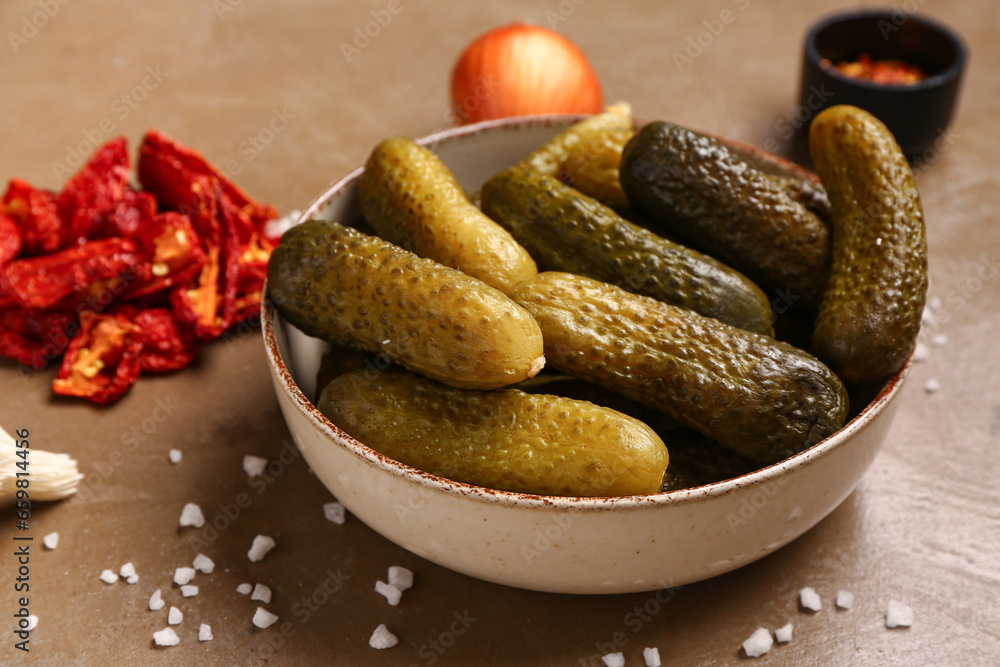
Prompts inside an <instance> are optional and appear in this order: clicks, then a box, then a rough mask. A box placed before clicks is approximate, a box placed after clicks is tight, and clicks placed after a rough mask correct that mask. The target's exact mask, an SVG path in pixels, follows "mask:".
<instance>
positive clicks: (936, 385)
mask: <svg viewBox="0 0 1000 667" xmlns="http://www.w3.org/2000/svg"><path fill="white" fill-rule="evenodd" d="M924 391H926V392H927V393H928V394H933V393H934V392H936V391H941V382H940V381H939V380H938V379H937V378H931V379H930V380H928V381H927V384H925V385H924Z"/></svg>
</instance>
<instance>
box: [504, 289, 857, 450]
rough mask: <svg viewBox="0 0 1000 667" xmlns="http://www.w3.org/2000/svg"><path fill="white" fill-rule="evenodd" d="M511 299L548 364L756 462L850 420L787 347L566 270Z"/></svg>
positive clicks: (843, 403) (826, 372) (830, 378)
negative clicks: (530, 323)
mask: <svg viewBox="0 0 1000 667" xmlns="http://www.w3.org/2000/svg"><path fill="white" fill-rule="evenodd" d="M511 296H512V297H513V298H514V300H515V301H517V302H518V303H520V304H521V305H522V306H524V307H525V308H526V309H527V310H528V312H530V313H531V314H532V315H533V316H534V318H535V320H536V321H537V322H538V324H539V326H540V327H541V329H542V336H543V338H544V340H545V355H546V359H547V361H548V363H549V365H550V367H552V368H555V369H557V370H560V371H563V372H564V373H568V374H570V375H574V376H576V377H580V378H583V379H585V380H588V381H590V382H594V383H596V384H599V385H601V386H603V387H607V388H608V389H611V390H613V391H616V392H618V393H620V394H622V395H623V396H626V397H627V398H630V399H632V400H635V401H638V402H640V403H642V404H644V405H646V406H649V407H651V408H656V409H659V410H663V411H664V412H666V413H667V414H669V415H670V416H671V417H673V418H674V419H676V420H677V421H679V422H680V423H681V424H683V425H685V426H687V427H689V428H693V429H695V430H697V431H698V432H700V433H702V434H704V435H705V436H707V437H709V438H712V439H713V440H716V441H717V442H720V443H722V444H724V445H726V446H728V447H730V448H732V449H734V450H736V451H737V452H739V453H741V454H743V455H745V456H748V457H750V458H752V459H753V460H755V461H757V462H759V463H772V462H774V461H779V460H781V459H784V458H787V457H789V456H791V455H793V454H796V453H797V452H800V451H802V450H803V449H805V448H806V447H809V446H810V445H813V444H815V443H817V442H819V441H820V440H822V439H823V438H825V437H827V436H828V435H830V434H832V433H833V432H834V431H836V430H837V429H838V428H840V427H841V426H842V425H843V424H844V421H845V419H846V417H847V407H848V405H847V393H846V391H845V389H844V386H843V384H842V383H841V382H840V380H839V379H838V378H837V376H836V375H834V373H833V372H832V371H831V370H830V369H828V368H827V367H826V366H824V365H823V364H822V363H821V362H820V361H818V360H817V359H815V358H814V357H812V356H810V355H809V354H807V353H805V352H803V351H802V350H800V349H798V348H795V347H792V346H791V345H788V344H787V343H783V342H780V341H776V340H774V339H773V338H769V337H767V336H763V335H760V334H755V333H751V332H749V331H745V330H743V329H738V328H736V327H732V326H729V325H727V324H723V323H722V322H719V321H718V320H716V319H713V318H709V317H703V316H701V315H698V314H697V313H695V312H693V311H690V310H685V309H682V308H677V307H675V306H671V305H668V304H665V303H662V302H660V301H656V300H655V299H651V298H649V297H644V296H640V295H637V294H632V293H630V292H626V291H625V290H623V289H621V288H620V287H616V286H614V285H610V284H607V283H601V282H598V281H596V280H591V279H590V278H584V277H581V276H576V275H573V274H569V273H556V272H546V273H540V274H538V275H537V276H535V277H534V278H532V279H531V280H527V281H525V282H523V283H521V284H520V285H519V286H518V287H517V288H516V289H515V290H514V292H513V294H512V295H511Z"/></svg>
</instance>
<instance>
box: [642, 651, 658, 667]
mask: <svg viewBox="0 0 1000 667" xmlns="http://www.w3.org/2000/svg"><path fill="white" fill-rule="evenodd" d="M642 659H643V660H645V661H646V667H660V665H661V664H662V663H661V662H660V649H658V648H656V647H653V648H644V649H642Z"/></svg>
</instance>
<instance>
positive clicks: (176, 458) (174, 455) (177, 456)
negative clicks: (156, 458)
mask: <svg viewBox="0 0 1000 667" xmlns="http://www.w3.org/2000/svg"><path fill="white" fill-rule="evenodd" d="M167 456H169V457H170V462H171V463H173V464H174V465H177V464H178V463H180V462H181V457H182V456H183V454H182V453H181V450H179V449H171V450H170V452H169V453H168V454H167Z"/></svg>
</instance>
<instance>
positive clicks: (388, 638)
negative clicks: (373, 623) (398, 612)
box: [368, 623, 399, 649]
mask: <svg viewBox="0 0 1000 667" xmlns="http://www.w3.org/2000/svg"><path fill="white" fill-rule="evenodd" d="M398 643H399V638H398V637H396V635H394V634H392V633H391V632H389V628H387V627H385V623H383V624H382V625H380V626H378V627H377V628H375V632H373V633H372V636H371V638H370V639H369V640H368V645H369V646H371V647H372V648H378V649H382V648H392V647H393V646H395V645H396V644H398Z"/></svg>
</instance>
